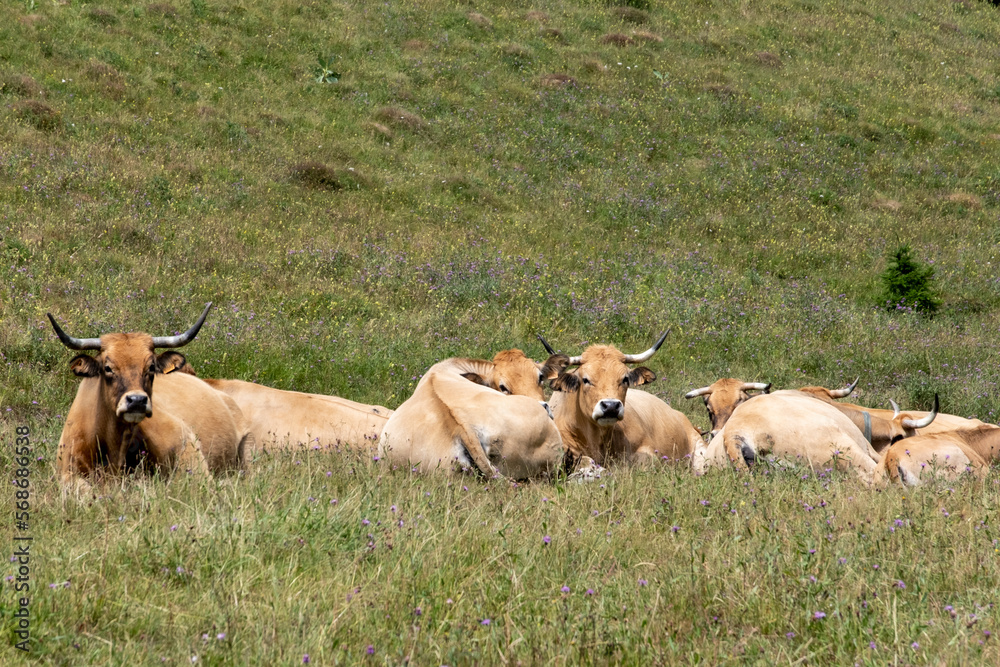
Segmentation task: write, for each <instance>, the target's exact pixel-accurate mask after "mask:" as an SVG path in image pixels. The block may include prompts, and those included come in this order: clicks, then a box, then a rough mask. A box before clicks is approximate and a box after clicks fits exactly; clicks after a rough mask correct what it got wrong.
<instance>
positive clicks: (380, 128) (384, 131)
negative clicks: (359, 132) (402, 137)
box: [365, 121, 395, 141]
mask: <svg viewBox="0 0 1000 667" xmlns="http://www.w3.org/2000/svg"><path fill="white" fill-rule="evenodd" d="M365 129H367V130H368V131H369V132H371V133H372V134H374V135H375V136H376V137H378V138H379V139H383V140H385V141H392V140H393V138H394V137H395V135H394V134H393V132H392V129H391V128H390V127H389V126H388V125H383V124H382V123H376V122H374V121H372V122H370V123H367V124H366V125H365Z"/></svg>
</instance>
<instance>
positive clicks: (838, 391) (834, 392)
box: [830, 377, 861, 398]
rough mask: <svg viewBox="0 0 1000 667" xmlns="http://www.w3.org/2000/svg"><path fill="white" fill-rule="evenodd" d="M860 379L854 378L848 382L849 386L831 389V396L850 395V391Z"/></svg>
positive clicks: (843, 396)
mask: <svg viewBox="0 0 1000 667" xmlns="http://www.w3.org/2000/svg"><path fill="white" fill-rule="evenodd" d="M860 379H861V378H860V377H858V378H857V379H856V380H854V382H852V383H851V384H850V386H848V387H844V388H843V389H831V390H830V396H831V397H832V398H845V397H847V396H850V395H851V392H852V391H854V388H855V387H857V386H858V380H860Z"/></svg>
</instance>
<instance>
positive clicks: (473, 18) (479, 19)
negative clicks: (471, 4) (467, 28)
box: [465, 12, 493, 30]
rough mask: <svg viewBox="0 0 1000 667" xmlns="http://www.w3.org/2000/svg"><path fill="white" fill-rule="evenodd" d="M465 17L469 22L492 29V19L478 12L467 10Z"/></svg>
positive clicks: (484, 28) (485, 28)
mask: <svg viewBox="0 0 1000 667" xmlns="http://www.w3.org/2000/svg"><path fill="white" fill-rule="evenodd" d="M465 17H466V18H467V19H469V23H472V24H473V25H476V26H479V27H480V28H482V29H483V30H493V21H491V20H490V19H489V18H487V17H485V16H483V15H482V14H480V13H479V12H469V13H468V14H466V15H465Z"/></svg>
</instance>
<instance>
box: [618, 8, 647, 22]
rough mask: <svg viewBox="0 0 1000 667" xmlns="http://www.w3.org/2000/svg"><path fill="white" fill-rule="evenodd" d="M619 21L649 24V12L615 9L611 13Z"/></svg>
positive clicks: (633, 9)
mask: <svg viewBox="0 0 1000 667" xmlns="http://www.w3.org/2000/svg"><path fill="white" fill-rule="evenodd" d="M611 13H612V14H613V15H614V17H615V18H617V19H618V20H619V21H624V22H626V23H634V24H636V25H642V24H644V23H648V22H649V12H646V11H643V10H641V9H636V8H635V7H615V8H614V10H612V12H611Z"/></svg>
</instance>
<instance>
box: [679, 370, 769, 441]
mask: <svg viewBox="0 0 1000 667" xmlns="http://www.w3.org/2000/svg"><path fill="white" fill-rule="evenodd" d="M751 391H763V392H764V393H765V394H767V393H770V391H771V383H769V382H768V383H766V384H765V383H763V382H744V381H743V380H737V379H736V378H722V379H721V380H716V381H715V382H713V383H712V384H710V385H708V386H707V387H702V388H701V389H695V390H693V391H689V392H688V393H686V394H684V398H695V397H697V396H702V397H704V400H705V408H706V409H707V410H708V418H709V420H710V421H711V422H712V432H713V433H714V432H716V431H718V430H719V429H721V428H722V427H723V426H725V425H726V422H727V421H729V418H730V417H731V416H732V415H733V410H735V409H736V406H738V405H739V404H740V403H742V402H743V401H746V400H749V399H750V398H751V396H750V393H749V392H751Z"/></svg>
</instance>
